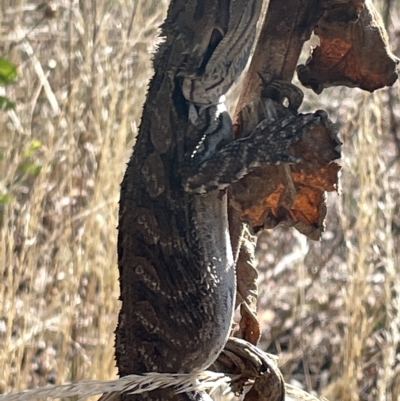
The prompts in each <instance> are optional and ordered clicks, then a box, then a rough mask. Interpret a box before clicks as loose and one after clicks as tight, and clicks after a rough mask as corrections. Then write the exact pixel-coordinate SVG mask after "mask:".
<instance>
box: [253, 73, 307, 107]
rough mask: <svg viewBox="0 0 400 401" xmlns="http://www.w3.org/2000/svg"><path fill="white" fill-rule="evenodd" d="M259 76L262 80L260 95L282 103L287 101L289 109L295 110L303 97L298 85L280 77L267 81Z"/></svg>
mask: <svg viewBox="0 0 400 401" xmlns="http://www.w3.org/2000/svg"><path fill="white" fill-rule="evenodd" d="M259 76H260V78H261V80H262V82H263V85H262V86H263V89H262V91H261V96H262V97H264V98H269V99H272V100H275V101H276V102H278V103H280V104H282V105H284V103H285V100H286V101H287V102H288V105H287V107H288V108H289V109H290V110H292V111H297V110H298V109H299V107H300V105H301V103H302V102H303V98H304V93H303V91H302V90H301V89H300V88H299V87H297V86H296V85H294V84H292V83H291V82H289V81H284V80H281V79H273V80H272V81H270V82H267V81H266V80H265V78H264V77H263V76H262V75H261V74H259Z"/></svg>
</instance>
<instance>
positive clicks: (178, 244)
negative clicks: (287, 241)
mask: <svg viewBox="0 0 400 401" xmlns="http://www.w3.org/2000/svg"><path fill="white" fill-rule="evenodd" d="M261 3H262V0H246V1H242V0H201V1H200V0H172V2H171V4H170V8H169V12H168V16H167V19H166V21H165V23H164V25H163V27H162V36H163V37H164V38H165V39H164V42H163V43H162V44H161V45H160V47H159V49H158V51H157V54H156V55H155V58H154V67H155V75H154V77H153V79H152V81H151V83H150V86H149V91H148V95H147V99H146V103H145V105H144V110H143V118H142V122H141V125H140V130H139V134H138V137H137V142H136V145H135V148H134V153H133V155H132V157H131V159H130V161H129V163H128V166H127V169H126V173H125V176H124V179H123V182H122V184H121V199H120V211H119V227H118V230H119V235H118V267H119V272H120V290H121V301H122V306H121V310H120V314H119V319H118V326H117V329H116V359H117V366H118V370H119V374H120V376H125V375H128V374H141V373H146V372H155V371H156V372H168V373H195V372H199V371H201V370H204V369H206V368H207V367H208V366H209V365H210V364H212V363H213V362H214V361H215V359H216V358H217V356H218V355H219V353H220V352H221V350H222V349H223V347H224V345H225V343H226V341H227V339H228V336H229V332H230V329H231V324H232V315H233V308H234V302H235V293H236V282H235V271H234V260H233V256H232V249H231V244H230V239H229V227H228V216H227V197H226V193H225V189H226V188H227V187H228V186H229V185H230V183H232V182H234V181H236V180H238V179H240V178H241V177H242V176H244V175H245V174H247V172H249V171H251V170H252V169H254V168H256V167H257V166H261V165H264V164H271V163H277V162H281V161H283V162H288V161H289V162H290V161H294V160H295V158H293V157H291V156H289V155H287V154H286V149H287V147H288V146H289V145H290V144H291V143H292V142H294V141H295V140H297V139H298V138H299V137H300V136H301V135H302V133H303V131H304V130H305V129H306V126H307V125H308V124H309V123H312V121H314V120H315V117H312V116H311V115H306V116H304V117H302V120H301V121H300V122H299V121H297V122H296V121H289V120H288V121H283V122H280V123H279V124H278V128H276V129H272V128H271V124H270V122H264V123H263V122H261V123H260V126H259V127H257V129H256V130H255V132H254V133H253V134H251V135H250V136H249V137H248V138H244V139H241V140H239V141H232V139H231V135H230V127H231V125H230V119H229V116H228V115H227V113H226V112H225V111H218V107H217V103H218V101H219V97H220V95H224V94H225V93H226V91H227V90H228V89H229V88H230V86H231V85H232V83H233V82H234V81H235V79H236V78H237V77H238V76H239V75H240V73H241V72H242V69H243V68H244V65H245V63H244V62H243V61H244V60H245V59H246V57H248V54H250V49H248V48H247V47H246V46H250V48H251V45H252V41H253V40H254V39H253V38H254V30H255V28H256V21H257V19H258V15H256V16H254V15H252V14H251V13H254V12H256V13H257V12H258V13H259V11H260V9H261ZM250 6H251V8H249V7H250ZM246 37H247V38H248V40H247V41H246V40H244V39H245V38H246ZM225 38H230V39H229V40H224V39H225ZM232 41H233V42H232ZM238 46H241V48H238ZM192 107H195V108H196V110H197V111H198V115H197V117H196V118H195V119H190V118H189V115H190V108H192ZM271 129H272V130H271ZM269 130H271V132H270V134H268V135H267V133H268V131H269ZM265 135H267V136H266V137H265ZM281 137H282V139H281ZM266 141H267V144H266ZM268 143H269V145H268ZM233 166H235V167H234V168H233ZM230 170H231V171H230ZM122 398H123V399H124V400H125V399H135V400H139V399H140V400H145V399H151V400H158V399H159V400H166V399H169V400H178V399H179V400H187V399H191V400H193V399H195V400H200V399H206V398H207V396H206V395H205V394H201V393H195V394H181V395H174V394H173V390H165V389H164V390H158V391H154V392H151V393H145V394H143V395H140V396H133V395H129V394H123V395H122Z"/></svg>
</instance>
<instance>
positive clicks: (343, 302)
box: [0, 0, 400, 401]
mask: <svg viewBox="0 0 400 401" xmlns="http://www.w3.org/2000/svg"><path fill="white" fill-rule="evenodd" d="M167 3H168V1H167V0H135V1H131V2H127V1H126V0H104V1H100V0H81V1H77V0H57V1H55V2H54V3H40V2H39V1H34V0H31V1H28V0H2V2H1V4H0V10H1V11H0V52H1V53H0V54H1V56H4V57H7V58H9V59H10V60H11V61H13V62H14V63H15V64H17V66H18V71H19V80H18V82H17V83H16V84H15V85H12V86H9V87H7V91H6V93H7V96H9V97H10V98H11V99H12V100H14V101H15V102H16V103H17V108H16V110H15V111H11V112H8V113H5V112H3V113H0V127H1V128H0V277H1V280H0V393H4V392H11V391H17V390H21V389H25V388H33V387H36V386H42V385H45V384H47V383H65V382H68V381H78V380H82V379H109V378H113V377H114V376H115V368H114V360H113V344H114V335H113V331H114V328H115V325H116V317H117V312H118V309H119V303H118V280H117V279H118V277H117V269H116V226H117V212H118V198H119V183H120V181H121V179H122V174H123V171H124V168H125V162H126V161H127V159H128V157H129V155H130V153H131V147H132V145H133V143H134V138H135V135H136V131H137V126H138V124H139V121H140V115H141V110H142V103H143V101H144V96H145V93H146V89H147V82H148V79H149V77H150V76H151V65H150V54H151V52H152V51H153V50H154V48H155V41H156V32H157V26H158V25H159V23H160V22H161V21H162V18H163V15H164V13H165V10H166V7H167ZM388 4H389V0H387V3H385V4H383V5H382V6H383V7H384V8H383V9H384V10H386V11H384V15H385V17H386V20H387V22H388V23H389V25H390V26H391V27H393V26H399V21H400V15H399V13H400V5H399V4H396V3H393V4H392V5H391V7H387V6H388ZM53 5H54V7H55V8H54V9H52V8H51V6H53ZM49 7H50V8H49ZM385 7H386V8H385ZM389 8H390V10H389V11H390V12H389V11H387V10H388V9H389ZM391 36H392V45H393V46H394V47H393V49H394V50H395V53H396V54H397V55H398V56H399V50H400V42H399V40H398V37H399V32H395V31H394V30H393V29H392V30H391ZM396 38H397V42H396ZM396 44H397V46H398V48H397V50H396V48H395V46H396ZM306 96H307V102H306V104H305V107H309V108H313V109H317V108H325V109H327V110H328V112H329V113H330V115H331V117H332V119H333V120H337V121H339V122H340V124H341V134H342V139H343V142H344V146H343V154H344V156H343V175H342V194H341V195H340V196H338V195H330V196H329V198H328V203H329V205H330V207H329V215H328V219H327V223H326V224H327V230H326V233H325V234H324V236H323V239H322V241H321V243H312V242H310V241H308V240H306V239H305V238H304V237H302V236H301V235H300V234H298V233H296V232H294V231H292V230H284V229H277V230H274V231H272V232H266V233H264V234H263V235H262V236H260V238H259V247H258V256H259V260H260V291H261V295H260V319H261V320H262V322H263V327H264V335H263V338H262V346H263V347H264V348H265V349H266V350H268V351H270V352H271V351H273V352H277V353H278V354H279V355H280V358H281V365H282V370H283V372H284V374H285V377H286V379H287V380H288V381H289V382H292V383H295V384H297V385H300V386H302V387H303V388H304V389H306V390H314V391H317V392H319V393H320V394H322V395H325V396H326V397H328V398H329V399H330V400H332V401H335V400H343V401H347V400H349V401H350V400H351V401H355V400H389V401H391V400H392V401H394V400H398V399H400V398H399V397H400V364H399V361H400V283H399V281H400V276H399V268H398V265H399V255H400V219H399V217H398V216H399V214H400V202H399V201H400V179H399V177H400V168H399V167H400V165H399V161H400V156H399V155H400V101H399V85H398V84H397V85H396V87H395V88H392V89H390V90H382V91H378V92H377V93H375V94H367V93H363V92H361V91H358V90H349V89H345V88H334V89H330V90H328V91H326V93H325V94H324V95H323V96H320V97H316V96H313V95H312V94H311V93H309V91H307V95H306ZM398 365H399V367H398Z"/></svg>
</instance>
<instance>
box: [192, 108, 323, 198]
mask: <svg viewBox="0 0 400 401" xmlns="http://www.w3.org/2000/svg"><path fill="white" fill-rule="evenodd" d="M322 113H323V112H319V111H318V112H316V113H314V114H299V115H297V116H295V115H292V114H288V115H287V116H285V117H283V118H281V119H279V120H277V121H271V120H270V119H265V120H263V121H261V122H260V123H259V124H258V125H257V126H256V128H255V129H254V131H253V132H252V133H251V134H250V136H247V137H244V138H241V139H238V140H235V141H233V142H230V143H228V144H227V145H225V146H223V147H222V148H221V149H220V150H217V151H216V152H214V153H213V154H211V153H210V152H209V153H208V154H203V155H202V154H199V155H196V154H195V155H194V156H193V157H191V160H190V162H189V166H188V167H187V168H186V171H185V172H184V176H185V181H184V187H185V190H186V191H188V192H193V193H199V194H201V193H206V192H209V191H211V190H215V189H221V190H222V189H225V188H227V187H228V186H229V185H230V184H232V183H234V182H236V181H238V180H240V179H241V178H242V177H244V176H245V175H247V174H248V173H250V172H251V171H253V170H254V169H256V168H257V167H262V166H265V165H270V164H280V163H295V162H298V161H299V159H298V158H297V157H295V156H293V155H291V154H289V153H288V148H289V147H290V145H292V144H293V143H294V142H296V141H297V140H298V139H300V138H301V137H302V136H303V135H304V133H305V132H307V131H308V130H309V129H310V128H311V127H312V126H313V125H314V124H316V123H318V122H320V121H321V118H323V114H322ZM219 118H220V121H222V119H227V116H226V115H225V114H224V113H221V116H220V117H219ZM217 132H218V131H217ZM209 141H211V139H209Z"/></svg>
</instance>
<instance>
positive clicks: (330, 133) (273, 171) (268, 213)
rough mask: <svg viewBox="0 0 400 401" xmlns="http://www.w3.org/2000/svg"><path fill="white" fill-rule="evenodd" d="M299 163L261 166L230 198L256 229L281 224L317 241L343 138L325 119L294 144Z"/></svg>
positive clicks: (238, 184) (293, 147)
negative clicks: (326, 195)
mask: <svg viewBox="0 0 400 401" xmlns="http://www.w3.org/2000/svg"><path fill="white" fill-rule="evenodd" d="M292 150H293V154H295V155H296V156H299V157H301V158H302V161H301V162H300V163H299V164H297V165H292V166H268V167H266V168H260V169H257V170H256V171H254V172H253V173H251V174H249V175H248V176H246V177H244V178H243V179H242V180H240V181H239V182H238V183H236V184H235V185H234V186H232V189H231V194H232V202H233V201H234V202H235V207H236V208H237V209H239V210H240V212H241V217H242V218H243V219H244V220H245V221H247V222H249V224H250V225H251V226H252V228H253V229H254V231H255V232H258V231H259V230H260V229H263V228H273V227H276V226H277V225H278V224H281V225H286V226H290V227H295V228H296V229H297V230H299V231H300V232H302V233H303V234H305V235H307V236H308V237H309V238H311V239H315V240H318V239H319V238H320V236H321V233H322V231H323V220H324V218H325V214H326V206H325V196H324V193H325V191H335V190H336V189H337V186H338V173H339V171H340V166H339V165H338V164H337V163H334V162H333V161H334V160H336V159H338V158H339V157H340V141H339V139H338V138H337V132H336V130H335V128H334V126H333V124H332V123H331V122H330V121H329V120H328V119H327V118H326V119H324V120H323V121H322V122H321V123H319V124H316V125H315V126H314V127H313V128H312V129H311V130H310V131H309V132H307V133H306V134H305V135H304V136H303V138H302V139H301V140H300V141H298V142H297V143H296V144H294V145H293V146H292Z"/></svg>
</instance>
